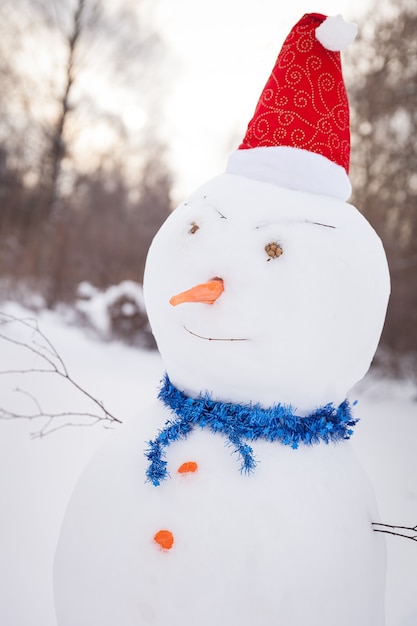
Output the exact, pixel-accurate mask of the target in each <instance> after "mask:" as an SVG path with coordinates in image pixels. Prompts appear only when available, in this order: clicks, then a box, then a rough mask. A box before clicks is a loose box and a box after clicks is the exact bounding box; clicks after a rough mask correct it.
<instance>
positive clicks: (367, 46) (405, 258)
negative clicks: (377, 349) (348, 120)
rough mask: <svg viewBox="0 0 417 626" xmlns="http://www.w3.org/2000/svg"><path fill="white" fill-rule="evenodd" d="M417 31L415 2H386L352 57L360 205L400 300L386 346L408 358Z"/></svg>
mask: <svg viewBox="0 0 417 626" xmlns="http://www.w3.org/2000/svg"><path fill="white" fill-rule="evenodd" d="M416 32H417V5H416V4H415V2H410V1H409V0H395V2H394V0H390V1H389V2H385V3H382V4H381V3H378V5H376V6H375V7H374V8H372V10H371V11H370V13H369V14H368V15H367V16H366V18H365V19H364V20H363V24H362V25H361V27H360V37H359V40H358V41H357V43H356V44H355V46H353V47H352V50H351V53H350V54H349V53H348V55H347V60H346V61H347V62H346V67H347V69H348V70H349V77H350V81H349V82H350V88H349V92H350V96H351V104H352V113H353V115H352V122H353V124H352V126H353V151H352V152H353V164H352V178H353V187H354V202H355V204H356V205H357V206H358V207H359V208H360V209H361V210H362V211H363V212H364V213H365V215H366V216H367V217H368V219H369V220H370V221H371V223H372V224H373V225H374V227H375V228H376V230H377V231H378V233H379V234H380V236H381V237H382V239H383V241H384V244H385V248H386V251H387V256H388V261H389V265H390V270H391V276H392V297H391V302H390V305H389V309H388V316H387V321H386V326H385V330H384V334H383V337H382V342H383V345H385V347H387V348H389V349H391V350H393V351H395V352H397V353H400V354H403V355H404V354H406V353H414V354H416V353H417V289H416V284H417V39H416V36H415V33H416ZM352 70H353V71H352Z"/></svg>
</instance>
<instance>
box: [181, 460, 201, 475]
mask: <svg viewBox="0 0 417 626" xmlns="http://www.w3.org/2000/svg"><path fill="white" fill-rule="evenodd" d="M197 470H198V465H197V463H196V462H195V461H186V463H183V464H182V465H180V466H179V468H178V470H177V472H178V474H188V473H189V472H196V471H197Z"/></svg>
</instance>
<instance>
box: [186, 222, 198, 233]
mask: <svg viewBox="0 0 417 626" xmlns="http://www.w3.org/2000/svg"><path fill="white" fill-rule="evenodd" d="M199 229H200V226H198V224H196V223H195V222H191V228H190V230H189V231H188V234H189V235H195V234H196V232H197V231H198V230H199Z"/></svg>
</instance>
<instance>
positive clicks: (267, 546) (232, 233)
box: [54, 14, 389, 626]
mask: <svg viewBox="0 0 417 626" xmlns="http://www.w3.org/2000/svg"><path fill="white" fill-rule="evenodd" d="M355 32H356V31H355V27H354V26H353V25H350V24H347V23H346V22H344V21H343V20H342V18H341V17H340V16H338V17H335V18H326V17H325V16H323V15H320V14H307V15H304V17H302V19H301V20H300V21H299V22H298V23H297V24H296V25H295V26H294V28H293V29H292V30H291V32H290V34H289V35H288V37H287V39H286V40H285V42H284V45H283V48H282V50H281V52H280V54H279V56H278V59H277V61H276V64H275V66H274V68H273V71H272V74H271V76H270V78H269V80H268V82H267V84H266V85H265V88H264V90H263V92H262V94H261V97H260V100H259V102H258V105H257V107H256V110H255V113H254V116H253V118H252V120H251V121H250V123H249V125H248V129H247V132H246V135H245V137H244V139H243V142H242V144H241V145H240V146H239V148H238V149H237V150H236V151H235V152H234V153H233V154H232V155H231V156H230V159H229V162H228V165H227V169H226V172H225V173H224V174H222V175H219V176H218V177H216V178H214V179H213V180H210V181H209V182H207V183H206V184H204V185H203V186H202V187H201V188H199V189H198V190H197V191H196V192H194V193H193V194H192V195H191V196H190V197H189V198H188V199H187V200H186V201H185V202H183V203H182V204H181V205H180V206H179V207H178V208H177V209H176V210H175V211H174V212H173V213H172V214H171V215H170V217H169V218H168V219H167V221H166V222H165V224H164V225H163V226H162V228H161V229H160V231H159V233H158V234H157V235H156V237H155V239H154V241H153V243H152V245H151V248H150V250H149V255H148V260H147V266H146V273H145V286H144V288H145V298H146V304H147V310H148V314H149V319H150V323H151V326H152V330H153V333H154V335H155V338H156V341H157V344H158V347H159V350H160V353H161V355H162V359H163V363H164V366H165V371H166V373H165V376H164V378H163V381H162V383H161V388H160V391H159V396H158V399H156V400H155V404H154V405H153V406H151V407H150V408H149V409H148V410H147V411H145V412H144V413H143V414H142V415H139V416H138V417H137V418H136V419H135V420H131V421H130V422H129V423H128V424H127V425H124V426H123V427H121V428H120V430H119V431H118V432H116V433H115V434H114V435H113V436H112V438H111V439H110V441H108V442H106V444H105V446H104V447H103V448H102V449H100V450H99V451H98V452H97V453H96V455H95V456H94V457H93V459H92V460H91V462H90V464H89V466H88V467H87V469H86V470H85V472H84V474H83V475H82V476H81V478H80V480H79V483H78V485H77V487H76V489H75V492H74V494H73V496H72V498H71V501H70V503H69V506H68V510H67V512H66V516H65V520H64V524H63V528H62V531H61V536H60V540H59V545H58V549H57V555H56V561H55V572H54V581H55V602H56V611H57V618H58V623H59V626H145V625H154V626H214V625H215V624H218V625H220V626H222V625H226V624H227V625H233V626H237V625H239V626H249V625H251V626H253V625H256V626H273V625H280V626H307V625H308V626H335V624H337V625H338V626H382V625H383V624H384V584H385V547H384V541H383V539H382V538H381V535H378V534H377V533H375V532H373V530H372V523H373V522H377V521H378V512H377V509H376V504H375V500H374V495H373V491H372V487H371V485H370V484H369V482H368V479H367V477H366V476H365V474H364V472H363V470H362V469H361V466H360V464H359V462H358V460H357V458H356V457H355V454H354V452H353V450H352V447H351V443H350V441H349V438H350V437H351V435H352V434H353V431H354V426H355V423H356V421H357V418H356V417H355V416H354V411H353V409H352V406H351V404H350V402H349V400H348V399H347V394H348V392H349V390H350V389H351V388H352V387H353V385H354V384H355V383H356V382H357V381H359V380H360V379H361V378H362V377H363V376H364V375H365V373H366V372H367V370H368V368H369V365H370V362H371V360H372V358H373V355H374V353H375V350H376V347H377V344H378V341H379V337H380V333H381V329H382V326H383V323H384V317H385V311H386V306H387V301H388V296H389V275H388V269H387V264H386V259H385V254H384V251H383V247H382V245H381V242H380V240H379V238H378V236H377V235H376V234H375V232H374V231H373V229H372V228H371V226H370V225H369V224H368V222H367V221H366V220H365V219H364V217H363V216H362V215H361V214H360V213H359V212H358V211H357V209H356V208H355V207H353V206H352V205H350V204H348V203H347V202H346V201H347V199H348V197H349V195H350V191H351V188H350V184H349V179H348V174H347V171H348V167H349V145H350V143H349V110H348V102H347V96H346V91H345V87H344V83H343V78H342V71H341V63H340V50H341V49H343V48H344V47H345V46H346V45H347V44H348V43H349V42H350V41H351V40H352V39H353V38H354V36H355Z"/></svg>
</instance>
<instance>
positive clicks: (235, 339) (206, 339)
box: [184, 326, 249, 341]
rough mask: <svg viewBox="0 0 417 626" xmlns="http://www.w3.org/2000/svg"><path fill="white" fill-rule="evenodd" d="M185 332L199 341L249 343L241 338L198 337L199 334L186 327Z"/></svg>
mask: <svg viewBox="0 0 417 626" xmlns="http://www.w3.org/2000/svg"><path fill="white" fill-rule="evenodd" d="M184 330H186V331H187V333H190V335H193V337H198V339H204V340H205V341H249V339H247V338H239V337H203V335H198V334H197V333H193V332H192V331H191V330H188V328H187V327H186V326H184Z"/></svg>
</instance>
